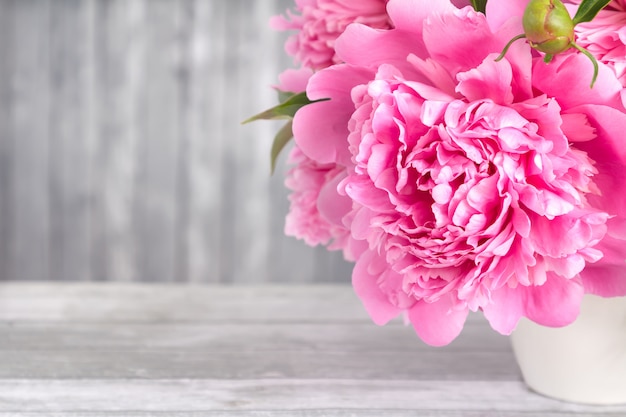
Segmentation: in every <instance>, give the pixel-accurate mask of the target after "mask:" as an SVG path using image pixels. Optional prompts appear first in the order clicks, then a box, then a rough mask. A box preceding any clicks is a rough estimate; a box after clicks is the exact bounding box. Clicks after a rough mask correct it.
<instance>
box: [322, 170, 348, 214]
mask: <svg viewBox="0 0 626 417" xmlns="http://www.w3.org/2000/svg"><path fill="white" fill-rule="evenodd" d="M345 177H346V172H345V171H344V172H342V173H340V174H339V175H337V176H335V177H334V178H332V179H331V180H330V181H328V182H327V183H326V184H324V186H323V187H322V188H321V190H320V194H319V197H318V199H317V209H318V211H319V213H320V215H321V216H322V217H323V218H324V219H325V220H326V221H328V222H329V223H332V224H334V225H338V226H343V221H342V220H343V217H344V216H345V215H346V214H348V213H349V212H350V211H351V210H352V200H351V199H350V198H349V197H348V196H346V195H340V194H339V193H338V192H337V186H338V185H339V183H340V182H341V181H342V180H343V179H345Z"/></svg>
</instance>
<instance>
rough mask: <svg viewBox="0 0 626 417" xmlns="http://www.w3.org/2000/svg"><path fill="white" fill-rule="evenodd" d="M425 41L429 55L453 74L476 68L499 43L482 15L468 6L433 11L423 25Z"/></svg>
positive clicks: (494, 50) (496, 49)
mask: <svg viewBox="0 0 626 417" xmlns="http://www.w3.org/2000/svg"><path fill="white" fill-rule="evenodd" d="M423 3H424V4H430V2H423ZM451 34H463V35H462V36H451ZM424 43H425V44H426V48H427V49H428V52H430V55H431V57H432V58H433V59H435V60H436V61H438V62H439V63H440V64H441V65H443V66H444V67H445V68H446V69H447V70H448V71H449V72H450V73H451V74H452V75H455V74H456V73H458V72H463V71H467V70H469V69H471V68H475V67H477V66H478V65H480V63H481V62H483V60H484V59H485V57H486V56H487V55H489V54H490V53H493V52H497V51H498V49H499V45H500V41H499V40H498V39H497V38H496V37H495V36H494V35H493V33H491V31H490V29H489V26H488V24H487V21H486V20H485V15H484V14H482V13H476V12H474V11H472V10H470V9H469V8H466V9H463V10H462V11H460V12H458V13H439V14H435V13H434V14H432V15H431V16H430V17H429V19H428V20H427V21H426V22H425V24H424Z"/></svg>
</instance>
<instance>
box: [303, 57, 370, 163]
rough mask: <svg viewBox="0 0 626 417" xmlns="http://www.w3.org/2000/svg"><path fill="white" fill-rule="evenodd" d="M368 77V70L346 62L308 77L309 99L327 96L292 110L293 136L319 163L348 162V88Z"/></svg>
mask: <svg viewBox="0 0 626 417" xmlns="http://www.w3.org/2000/svg"><path fill="white" fill-rule="evenodd" d="M372 77H373V73H371V72H370V71H368V70H365V69H357V68H352V67H348V66H346V65H336V66H334V67H331V68H327V69H325V70H322V71H320V72H318V73H316V74H315V75H313V77H311V79H310V80H309V84H308V86H307V96H308V97H309V99H311V100H320V99H330V100H327V101H320V102H316V103H312V104H309V105H307V106H304V107H303V108H301V109H299V110H298V111H297V112H296V115H295V117H294V121H293V134H294V139H295V141H296V143H297V144H298V146H299V147H300V149H302V152H303V153H304V154H305V155H307V156H308V157H309V158H311V159H313V160H315V161H317V162H319V163H339V164H342V165H344V166H350V165H352V162H351V158H352V157H351V155H350V151H349V149H348V146H347V144H348V133H349V132H348V121H349V120H350V117H351V115H352V113H353V112H354V105H353V104H352V100H351V99H350V92H351V90H352V88H353V87H354V86H356V85H358V84H360V83H367V82H368V81H369V80H370V79H371V78H372ZM329 114H330V115H332V118H329V117H328V115H329Z"/></svg>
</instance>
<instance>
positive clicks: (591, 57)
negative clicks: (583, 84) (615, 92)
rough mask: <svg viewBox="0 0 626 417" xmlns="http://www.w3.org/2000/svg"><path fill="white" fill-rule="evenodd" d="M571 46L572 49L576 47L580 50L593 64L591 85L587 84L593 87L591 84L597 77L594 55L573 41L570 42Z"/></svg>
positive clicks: (596, 62) (596, 63)
mask: <svg viewBox="0 0 626 417" xmlns="http://www.w3.org/2000/svg"><path fill="white" fill-rule="evenodd" d="M571 46H572V47H573V48H574V49H577V50H578V51H579V52H582V53H583V54H584V55H585V56H586V57H587V58H589V59H590V60H591V63H592V64H593V78H592V79H591V85H590V86H589V88H593V85H594V84H595V82H596V79H597V78H598V60H597V59H596V57H595V56H593V55H592V54H591V52H589V51H588V50H586V49H585V48H583V47H582V46H578V45H576V43H574V42H572V43H571Z"/></svg>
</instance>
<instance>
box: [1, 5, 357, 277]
mask: <svg viewBox="0 0 626 417" xmlns="http://www.w3.org/2000/svg"><path fill="white" fill-rule="evenodd" d="M291 5H292V2H291V1H289V0H47V1H46V0H13V1H8V0H0V279H2V280H10V279H16V280H85V281H90V280H97V281H160V282H163V281H180V282H226V283H231V282H232V283H235V282H236V283H260V282H285V281H293V282H311V281H320V282H326V281H333V282H348V281H349V279H350V265H348V264H346V263H345V262H343V260H342V259H341V255H340V254H338V253H328V252H326V250H325V249H323V248H316V249H311V248H309V247H306V246H305V245H304V244H303V243H301V242H298V241H296V240H294V239H292V238H287V237H284V235H283V224H284V216H285V213H286V211H287V207H288V203H287V199H286V195H287V193H286V190H285V189H284V187H283V173H284V170H285V166H284V158H283V160H282V161H281V163H282V165H280V167H279V170H278V172H277V174H275V175H274V176H273V177H270V175H269V161H268V159H269V157H268V155H269V148H270V146H271V139H272V137H273V134H274V133H275V131H276V129H278V127H279V126H280V124H276V123H273V122H257V123H254V124H251V125H246V126H241V125H240V124H239V122H240V121H241V120H243V119H244V118H246V117H247V116H249V115H251V114H254V113H256V112H258V111H260V110H262V109H265V108H267V107H270V106H272V105H273V104H275V101H274V100H275V95H274V92H273V90H271V88H269V85H271V84H272V83H275V82H276V79H277V78H276V77H277V75H278V73H279V72H280V71H281V70H282V69H283V68H285V67H288V66H291V65H292V64H291V60H290V58H289V57H287V56H286V55H285V54H284V52H283V41H284V39H285V38H286V34H284V33H275V32H273V31H271V30H270V29H269V27H268V23H267V22H268V19H269V17H270V16H272V15H275V14H278V13H281V12H282V11H284V10H285V9H286V8H288V7H291Z"/></svg>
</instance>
